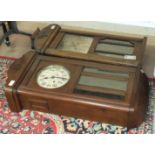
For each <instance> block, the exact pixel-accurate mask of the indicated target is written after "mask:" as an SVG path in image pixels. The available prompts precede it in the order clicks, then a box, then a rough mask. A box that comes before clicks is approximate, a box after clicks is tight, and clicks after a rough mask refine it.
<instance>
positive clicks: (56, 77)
mask: <svg viewBox="0 0 155 155" xmlns="http://www.w3.org/2000/svg"><path fill="white" fill-rule="evenodd" d="M51 78H52V79H53V78H59V79H65V80H67V79H66V78H63V77H58V76H52V77H51Z"/></svg>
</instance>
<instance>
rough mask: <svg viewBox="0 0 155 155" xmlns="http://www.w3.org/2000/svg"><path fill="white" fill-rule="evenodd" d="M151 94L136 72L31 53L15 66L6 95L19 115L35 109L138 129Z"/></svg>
mask: <svg viewBox="0 0 155 155" xmlns="http://www.w3.org/2000/svg"><path fill="white" fill-rule="evenodd" d="M19 66H20V67H19ZM15 72H16V74H14V73H15ZM146 88H147V79H146V77H145V75H144V74H143V73H141V72H140V71H139V70H138V69H137V68H134V67H129V68H128V70H127V69H126V67H124V66H113V65H110V64H100V63H96V62H88V61H84V60H72V59H68V58H61V57H54V56H53V57H51V56H50V57H49V56H44V55H40V54H38V53H36V52H33V51H31V52H28V53H27V54H26V55H24V56H23V57H22V58H21V59H18V60H16V61H15V62H14V63H13V64H12V65H11V67H10V69H9V71H8V79H7V83H6V88H5V91H6V97H7V99H8V102H9V106H10V108H11V110H12V111H15V112H19V111H21V110H23V109H31V110H38V111H43V112H51V113H55V114H62V115H67V116H74V117H79V118H84V119H89V120H96V121H101V122H107V123H113V124H118V125H122V126H127V127H128V128H132V127H136V126H138V125H139V124H140V123H141V122H142V121H143V120H144V116H145V110H146V107H147V91H146V90H147V89H146Z"/></svg>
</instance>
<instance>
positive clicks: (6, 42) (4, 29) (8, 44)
mask: <svg viewBox="0 0 155 155" xmlns="http://www.w3.org/2000/svg"><path fill="white" fill-rule="evenodd" d="M2 28H3V32H4V36H6V35H7V32H8V31H7V28H6V25H5V23H2ZM5 44H6V45H7V46H10V39H9V36H6V37H5Z"/></svg>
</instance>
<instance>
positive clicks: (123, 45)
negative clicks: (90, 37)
mask: <svg viewBox="0 0 155 155" xmlns="http://www.w3.org/2000/svg"><path fill="white" fill-rule="evenodd" d="M133 52H134V45H133V44H132V43H130V42H128V41H120V40H114V39H103V40H100V41H99V43H98V44H97V47H96V53H97V54H99V55H103V56H107V57H114V58H120V59H124V56H125V55H133Z"/></svg>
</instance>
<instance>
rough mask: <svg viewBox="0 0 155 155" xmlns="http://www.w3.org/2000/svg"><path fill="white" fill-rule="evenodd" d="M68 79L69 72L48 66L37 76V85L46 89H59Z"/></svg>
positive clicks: (63, 68)
mask: <svg viewBox="0 0 155 155" xmlns="http://www.w3.org/2000/svg"><path fill="white" fill-rule="evenodd" d="M69 79H70V72H69V70H67V69H66V68H65V67H63V66H60V65H50V66H47V67H45V68H43V69H42V70H41V71H40V72H39V73H38V76H37V83H38V85H39V86H40V87H43V88H46V89H54V88H60V87H62V86H64V85H65V84H66V83H67V82H68V81H69Z"/></svg>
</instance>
